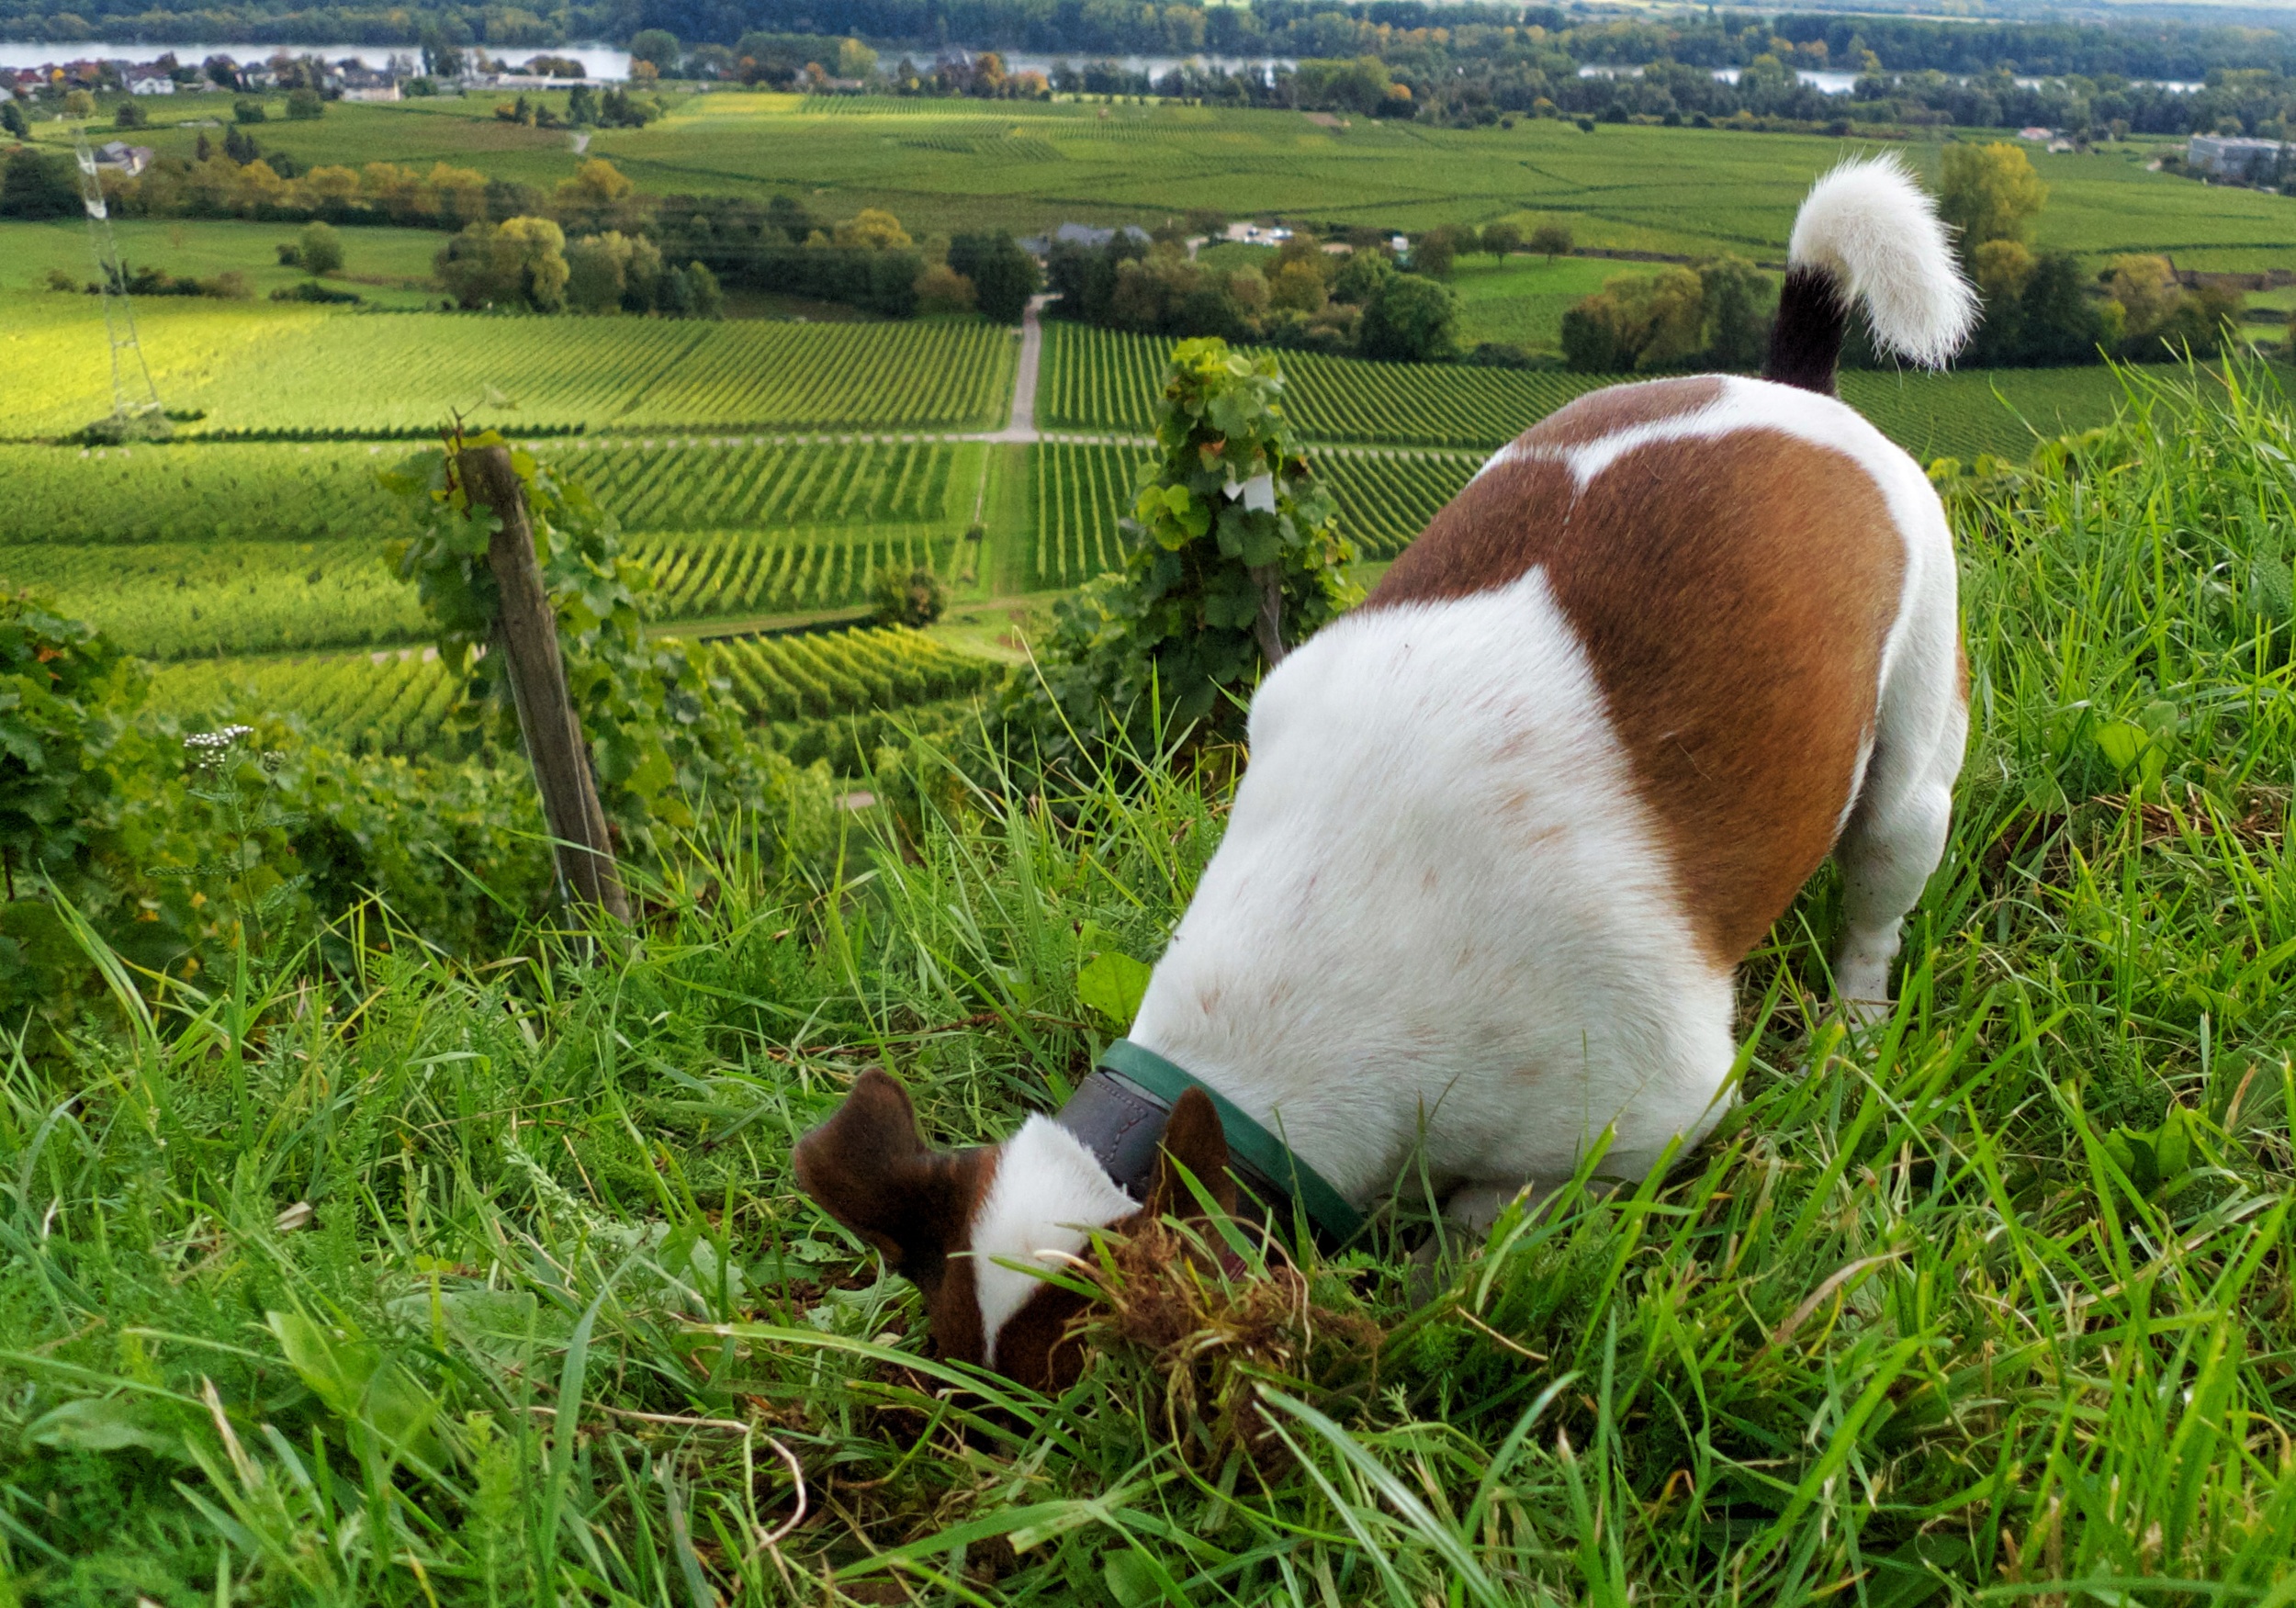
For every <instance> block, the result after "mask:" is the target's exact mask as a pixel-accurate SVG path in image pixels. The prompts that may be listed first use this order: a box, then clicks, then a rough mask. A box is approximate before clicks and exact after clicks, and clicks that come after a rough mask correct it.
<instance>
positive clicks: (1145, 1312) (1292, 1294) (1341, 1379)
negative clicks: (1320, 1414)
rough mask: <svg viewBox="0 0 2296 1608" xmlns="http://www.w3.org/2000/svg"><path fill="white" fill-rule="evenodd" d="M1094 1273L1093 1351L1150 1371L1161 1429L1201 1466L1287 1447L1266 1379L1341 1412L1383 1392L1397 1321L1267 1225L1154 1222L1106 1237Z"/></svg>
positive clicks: (1084, 1326) (1089, 1318) (1257, 1458)
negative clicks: (1298, 1255)
mask: <svg viewBox="0 0 2296 1608" xmlns="http://www.w3.org/2000/svg"><path fill="white" fill-rule="evenodd" d="M1092 1270H1093V1273H1094V1276H1095V1279H1094V1282H1095V1284H1096V1285H1097V1297H1098V1299H1097V1302H1096V1304H1095V1305H1094V1306H1093V1307H1091V1308H1088V1309H1087V1310H1086V1313H1085V1314H1084V1317H1083V1319H1082V1320H1081V1321H1080V1329H1081V1338H1082V1340H1083V1341H1084V1344H1085V1345H1086V1355H1087V1356H1091V1355H1095V1354H1106V1355H1111V1356H1113V1357H1115V1358H1118V1359H1120V1360H1121V1361H1123V1362H1125V1363H1129V1364H1130V1365H1131V1366H1132V1367H1134V1368H1136V1369H1138V1370H1139V1371H1140V1372H1141V1373H1142V1375H1143V1376H1144V1377H1145V1378H1146V1379H1147V1380H1148V1381H1149V1382H1150V1383H1151V1385H1152V1388H1153V1389H1154V1391H1155V1392H1156V1393H1158V1394H1159V1395H1160V1396H1161V1401H1160V1403H1159V1407H1160V1411H1159V1414H1158V1419H1157V1423H1158V1427H1159V1428H1160V1430H1161V1432H1162V1434H1163V1435H1164V1437H1165V1439H1166V1440H1167V1441H1168V1442H1169V1443H1170V1444H1171V1445H1173V1446H1174V1447H1175V1448H1176V1449H1177V1450H1178V1451H1179V1453H1180V1455H1181V1456H1182V1457H1183V1458H1184V1459H1186V1460H1187V1462H1188V1464H1189V1465H1190V1466H1191V1467H1199V1468H1212V1469H1217V1468H1219V1467H1221V1466H1222V1465H1223V1464H1224V1463H1225V1462H1226V1461H1227V1459H1228V1457H1229V1456H1230V1455H1231V1454H1232V1453H1235V1452H1239V1451H1240V1452H1242V1453H1244V1455H1245V1456H1249V1457H1250V1458H1251V1459H1252V1460H1253V1461H1254V1462H1255V1463H1256V1464H1260V1465H1262V1466H1263V1467H1266V1465H1267V1464H1268V1462H1269V1460H1270V1459H1272V1458H1276V1457H1278V1456H1281V1455H1282V1447H1281V1442H1280V1440H1279V1438H1278V1436H1277V1433H1276V1429H1275V1425H1274V1424H1273V1422H1271V1421H1270V1419H1269V1417H1268V1414H1267V1409H1266V1403H1265V1400H1264V1399H1263V1395H1262V1392H1263V1390H1265V1389H1281V1390H1287V1391H1290V1392H1293V1393H1294V1394H1297V1395H1301V1396H1307V1397H1311V1398H1312V1399H1314V1400H1317V1401H1319V1402H1321V1403H1322V1406H1323V1409H1324V1411H1327V1412H1330V1413H1334V1414H1335V1415H1337V1416H1340V1417H1343V1418H1345V1417H1351V1416H1353V1413H1354V1411H1355V1410H1356V1408H1358V1407H1360V1406H1361V1405H1362V1404H1363V1403H1364V1402H1365V1401H1367V1400H1369V1399H1370V1397H1371V1395H1372V1394H1373V1392H1374V1391H1376V1389H1378V1386H1379V1353H1380V1348H1381V1346H1382V1344H1384V1343H1385V1341H1386V1338H1387V1334H1386V1331H1385V1330H1384V1329H1383V1328H1382V1326H1381V1325H1380V1324H1379V1321H1377V1320H1376V1319H1374V1318H1373V1317H1371V1316H1370V1314H1369V1312H1368V1311H1367V1310H1366V1308H1365V1305H1364V1303H1363V1302H1362V1301H1361V1300H1360V1299H1357V1298H1356V1296H1355V1294H1354V1293H1353V1292H1352V1291H1351V1290H1350V1289H1349V1288H1347V1286H1346V1284H1345V1281H1344V1280H1342V1279H1341V1278H1339V1277H1338V1276H1334V1275H1333V1274H1331V1273H1329V1272H1325V1271H1322V1270H1321V1269H1319V1271H1318V1275H1317V1276H1316V1277H1314V1278H1313V1279H1312V1280H1311V1278H1310V1276H1309V1275H1307V1274H1305V1273H1302V1272H1301V1271H1300V1269H1299V1267H1298V1266H1296V1265H1294V1264H1293V1262H1292V1261H1291V1260H1290V1259H1289V1258H1287V1257H1285V1256H1284V1255H1282V1254H1280V1253H1279V1252H1278V1251H1277V1249H1276V1246H1275V1243H1274V1242H1273V1240H1272V1239H1271V1238H1270V1237H1269V1236H1267V1235H1266V1233H1265V1232H1263V1231H1260V1230H1259V1229H1258V1228H1257V1227H1256V1225H1251V1224H1246V1223H1242V1222H1238V1221H1236V1220H1232V1219H1225V1218H1222V1219H1219V1220H1206V1219H1203V1218H1197V1219H1193V1220H1176V1219H1174V1218H1171V1217H1156V1218H1151V1219H1147V1220H1143V1221H1142V1223H1141V1224H1140V1226H1139V1227H1137V1228H1135V1229H1134V1230H1133V1231H1131V1232H1130V1233H1129V1234H1124V1235H1120V1236H1115V1237H1112V1238H1109V1239H1108V1240H1106V1241H1105V1242H1104V1243H1103V1247H1102V1255H1101V1256H1100V1258H1099V1259H1098V1260H1097V1263H1095V1264H1094V1265H1093V1269H1092Z"/></svg>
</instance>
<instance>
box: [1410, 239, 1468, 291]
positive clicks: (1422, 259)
mask: <svg viewBox="0 0 2296 1608" xmlns="http://www.w3.org/2000/svg"><path fill="white" fill-rule="evenodd" d="M1457 251H1458V247H1457V246H1456V245H1454V244H1453V243H1452V236H1451V231H1449V230H1447V229H1431V230H1429V231H1427V232H1426V233H1424V234H1423V235H1421V236H1420V237H1419V238H1418V239H1417V240H1415V241H1413V242H1412V248H1411V271H1412V273H1414V274H1424V275H1426V276H1427V277H1428V278H1430V279H1448V278H1449V277H1450V276H1451V259H1452V257H1453V256H1454V255H1455V254H1456V253H1457Z"/></svg>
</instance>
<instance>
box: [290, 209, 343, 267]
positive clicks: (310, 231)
mask: <svg viewBox="0 0 2296 1608" xmlns="http://www.w3.org/2000/svg"><path fill="white" fill-rule="evenodd" d="M295 260H296V262H297V263H298V264H301V266H302V269H303V272H304V273H306V274H309V275H311V276H312V277H314V278H316V277H317V276H318V275H321V274H332V273H334V272H335V271H336V270H338V269H340V268H341V267H342V266H343V237H342V236H341V235H339V234H337V233H336V232H335V231H334V230H333V229H332V228H331V227H330V226H329V225H327V224H324V223H320V222H317V221H313V222H310V223H306V224H305V225H303V232H302V233H301V234H299V235H298V236H297V237H296V242H295Z"/></svg>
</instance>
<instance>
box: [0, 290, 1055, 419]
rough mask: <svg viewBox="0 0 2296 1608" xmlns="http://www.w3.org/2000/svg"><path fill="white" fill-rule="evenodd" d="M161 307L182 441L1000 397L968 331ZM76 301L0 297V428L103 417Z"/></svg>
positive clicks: (152, 328)
mask: <svg viewBox="0 0 2296 1608" xmlns="http://www.w3.org/2000/svg"><path fill="white" fill-rule="evenodd" d="M174 299H178V298H147V299H146V301H145V302H144V303H141V304H139V307H138V319H139V324H140V328H141V332H142V339H143V345H144V348H145V350H146V353H147V355H148V356H149V358H150V360H151V362H152V368H153V371H154V377H155V379H156V380H157V381H158V384H159V386H160V389H161V395H162V398H163V400H164V401H165V403H166V405H167V406H168V407H169V408H171V409H197V410H204V412H205V414H206V417H205V419H204V420H202V421H200V422H197V424H195V425H193V426H190V427H188V428H189V429H190V430H191V431H193V432H195V433H202V434H229V433H232V432H293V433H301V434H304V435H324V434H349V435H356V434H361V433H366V434H377V433H427V432H429V431H431V430H433V429H435V428H437V427H438V425H439V423H440V422H441V420H442V419H443V418H444V417H445V415H446V412H447V410H450V409H454V410H461V411H462V413H463V414H464V415H465V417H466V418H467V419H469V420H471V421H472V422H474V423H476V424H500V425H501V427H502V428H504V429H506V430H509V431H512V432H513V433H515V432H517V431H520V430H541V429H548V430H569V429H575V428H579V427H583V426H587V427H588V428H590V429H592V430H641V431H642V430H649V429H652V430H658V429H703V430H705V429H712V428H717V429H724V428H726V427H729V426H735V425H738V426H741V427H744V428H748V429H752V430H759V429H774V430H782V429H874V428H884V427H888V426H895V425H898V426H904V427H908V428H929V429H941V430H953V429H962V428H968V427H979V426H983V425H986V424H990V423H992V422H1002V421H1001V410H1002V408H1003V406H1004V404H1005V400H1006V399H1007V397H1008V396H1009V395H1010V393H1011V389H1012V365H1013V352H1014V344H1015V343H1014V338H1013V336H1012V335H1011V333H1010V332H1007V331H1002V330H996V329H993V328H991V327H989V326H987V325H985V324H978V323H973V324H960V323H952V322H940V323H925V322H920V323H907V324H895V323H879V324H839V325H814V324H786V323H745V322H725V323H710V322H681V321H676V320H656V319H633V318H601V319H575V318H537V317H523V318H522V317H511V316H501V317H480V316H472V315H468V314H452V313H383V312H376V313H367V312H357V311H350V312H344V311H330V310H321V309H302V308H290V307H284V306H281V305H280V304H276V303H253V304H231V303H224V304H217V303H212V302H209V303H203V304H200V305H199V306H197V308H196V309H193V310H189V311H186V310H180V309H178V308H175V307H162V306H161V305H160V304H162V303H163V302H164V301H166V300H174ZM95 301H96V298H93V297H64V296H51V297H47V298H33V297H23V298H0V314H5V315H13V313H14V312H15V310H16V309H17V308H18V307H26V308H29V309H32V316H31V317H29V318H28V319H27V320H24V322H23V326H22V327H20V328H10V329H5V330H0V359H5V360H6V362H7V363H8V365H9V372H10V373H11V374H20V375H24V376H28V377H29V378H28V379H27V380H26V381H25V382H24V383H20V384H12V385H11V386H10V387H9V388H8V392H7V394H6V396H5V397H0V439H6V438H8V437H17V438H22V437H28V436H36V435H40V434H45V433H63V432H67V431H71V430H75V429H78V428H79V427H80V426H82V425H84V424H85V423H86V422H88V421H89V420H91V419H95V418H98V417H100V416H102V415H103V414H105V413H107V412H108V411H109V410H110V405H111V395H110V389H109V378H108V375H107V374H104V373H100V372H98V371H96V369H95V368H94V366H93V365H91V364H90V363H89V362H88V360H87V352H88V344H89V343H90V342H91V341H93V342H95V343H96V351H97V352H98V353H100V352H101V351H102V350H103V348H102V346H101V342H102V340H103V333H102V329H103V326H102V318H101V312H100V310H99V309H96V307H95V306H94V305H93V304H94V302H95ZM59 302H61V303H65V304H67V306H66V309H57V308H56V307H55V306H54V305H53V304H55V303H59ZM80 303H87V304H89V305H87V306H85V307H82V306H79V305H78V304H80ZM147 308H151V309H153V310H154V311H156V312H157V313H158V316H157V317H153V316H152V312H147V310H146V309H147ZM75 315H76V316H75ZM322 326H323V336H322V335H321V328H322ZM19 364H21V365H26V366H22V367H18V366H17V365H19ZM51 377H52V378H51Z"/></svg>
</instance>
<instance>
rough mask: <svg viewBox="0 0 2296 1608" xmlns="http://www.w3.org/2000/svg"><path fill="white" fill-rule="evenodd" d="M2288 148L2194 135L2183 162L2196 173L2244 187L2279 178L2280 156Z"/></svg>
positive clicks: (2273, 142) (2229, 137) (2224, 136)
mask: <svg viewBox="0 0 2296 1608" xmlns="http://www.w3.org/2000/svg"><path fill="white" fill-rule="evenodd" d="M2285 150H2287V146H2285V145H2284V144H2282V143H2281V142H2280V141H2278V140H2248V139H2243V138H2241V137H2239V136H2236V135H2231V134H2195V135H2194V136H2193V137H2192V143H2191V144H2189V146H2187V147H2186V148H2185V158H2184V159H2185V162H2186V163H2187V164H2188V165H2189V166H2190V167H2192V168H2194V169H2195V170H2197V171H2198V172H2200V173H2206V174H2215V175H2216V176H2217V177H2218V178H2223V179H2234V180H2237V181H2238V182H2239V183H2241V184H2244V185H2261V184H2270V183H2271V182H2272V181H2273V180H2274V179H2275V178H2277V177H2279V171H2280V153H2281V152H2283V151H2285Z"/></svg>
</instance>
